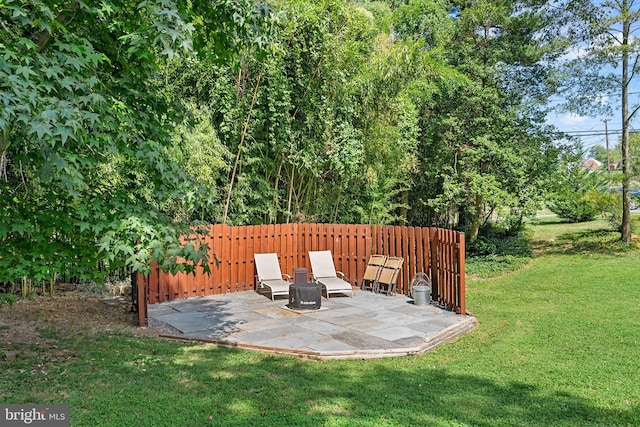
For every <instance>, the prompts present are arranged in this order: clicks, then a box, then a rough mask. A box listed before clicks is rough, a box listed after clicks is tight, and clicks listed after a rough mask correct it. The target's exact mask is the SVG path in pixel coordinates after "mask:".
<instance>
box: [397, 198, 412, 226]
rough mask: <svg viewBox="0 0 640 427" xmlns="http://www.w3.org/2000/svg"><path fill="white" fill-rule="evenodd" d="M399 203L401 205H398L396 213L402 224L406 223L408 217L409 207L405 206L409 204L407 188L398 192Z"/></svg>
mask: <svg viewBox="0 0 640 427" xmlns="http://www.w3.org/2000/svg"><path fill="white" fill-rule="evenodd" d="M400 203H401V204H402V206H400V208H399V210H398V215H399V216H400V223H402V225H406V224H407V223H408V219H409V218H408V214H409V209H408V208H407V206H409V191H408V190H405V191H403V192H402V193H400Z"/></svg>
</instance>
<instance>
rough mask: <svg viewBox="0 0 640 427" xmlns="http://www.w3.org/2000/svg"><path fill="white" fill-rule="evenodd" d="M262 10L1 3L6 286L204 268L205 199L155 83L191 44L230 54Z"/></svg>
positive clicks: (176, 110)
mask: <svg viewBox="0 0 640 427" xmlns="http://www.w3.org/2000/svg"><path fill="white" fill-rule="evenodd" d="M264 14H265V12H264V11H258V12H257V13H254V8H253V5H252V4H251V3H249V2H246V1H241V0H230V1H225V2H218V3H215V4H214V5H205V4H201V3H200V2H197V3H194V4H192V3H189V4H183V3H175V2H173V1H171V0H158V1H150V2H127V1H124V2H108V1H107V2H100V3H99V4H95V5H94V4H87V3H84V2H81V1H74V0H67V1H62V2H60V1H53V0H31V1H28V2H25V1H17V0H5V1H3V2H1V3H0V27H1V28H2V29H3V31H1V32H0V105H1V106H2V107H1V109H0V251H1V252H0V282H10V281H13V280H16V279H18V278H23V277H28V278H32V279H33V280H36V281H41V280H49V279H51V278H52V277H55V275H56V274H57V273H61V272H64V273H67V274H69V275H72V276H77V277H83V278H91V279H98V278H99V277H100V275H101V274H104V273H105V272H106V271H108V270H109V269H110V268H117V267H119V266H123V265H124V266H127V267H129V268H131V269H134V270H140V271H148V269H149V262H150V261H151V260H155V261H157V262H159V263H160V265H161V267H162V268H165V269H171V270H173V271H176V270H186V271H193V270H194V269H195V268H196V266H198V265H200V266H202V268H203V269H205V270H208V268H209V266H208V253H207V247H206V245H199V244H198V243H197V237H198V236H197V233H194V232H195V231H197V230H195V229H194V228H192V227H194V226H195V225H197V224H196V223H194V222H193V221H192V217H193V215H192V214H193V212H195V211H197V210H198V207H199V206H201V203H200V202H199V201H200V200H206V194H205V195H202V194H200V190H201V189H202V185H201V182H200V181H199V180H198V179H195V178H194V177H192V176H189V175H187V174H186V173H184V171H183V170H181V169H180V168H179V167H178V166H179V163H178V162H176V159H175V155H176V153H175V149H176V147H175V146H174V145H173V144H174V143H176V142H177V143H179V140H178V141H176V140H174V139H173V138H172V132H171V131H170V130H171V129H173V128H174V126H175V125H176V124H177V123H182V122H183V118H184V116H183V112H184V108H183V106H182V105H180V104H179V103H177V102H174V100H171V99H167V98H166V97H165V96H164V95H163V92H162V82H160V81H158V79H157V76H158V74H159V69H160V68H161V67H163V66H164V65H165V64H166V63H167V61H169V60H171V59H174V58H176V57H179V56H183V55H191V54H192V52H193V47H192V39H193V38H194V35H198V36H200V35H202V34H205V33H206V34H207V37H206V38H204V37H199V38H198V37H196V40H197V41H198V43H199V46H200V47H203V48H206V49H210V50H208V52H212V51H213V49H215V47H216V46H222V48H220V49H218V50H215V52H216V53H217V54H221V55H212V56H216V57H221V56H222V57H227V56H228V55H226V54H228V53H229V52H231V51H237V48H234V46H237V45H238V44H240V43H241V42H242V41H244V40H245V39H243V37H247V38H249V36H248V34H249V33H250V32H251V31H253V30H252V28H253V24H254V23H255V22H258V21H259V20H260V19H261V18H260V17H261V16H263V15H264ZM247 17H248V18H247ZM213 18H219V20H218V21H216V22H213V23H212V22H211V19H213ZM191 21H194V22H196V23H197V25H194V24H193V23H192V22H191ZM207 24H209V25H213V24H215V27H213V26H209V27H208V26H207ZM220 26H222V27H223V28H224V31H221V30H220ZM224 49H226V50H225V51H223V50H224ZM222 54H224V55H222ZM178 201H179V203H180V207H181V209H180V211H183V212H184V211H186V212H187V214H186V215H176V213H175V210H174V209H173V206H174V205H175V204H176V203H178ZM181 235H187V236H189V235H191V236H192V238H187V240H186V241H185V240H181V238H180V236H181ZM178 259H182V260H184V262H178Z"/></svg>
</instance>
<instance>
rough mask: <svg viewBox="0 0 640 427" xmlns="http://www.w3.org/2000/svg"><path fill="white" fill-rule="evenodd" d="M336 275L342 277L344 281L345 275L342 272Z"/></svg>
mask: <svg viewBox="0 0 640 427" xmlns="http://www.w3.org/2000/svg"><path fill="white" fill-rule="evenodd" d="M336 274H337V275H338V276H340V278H341V279H342V280H344V273H343V272H342V271H336Z"/></svg>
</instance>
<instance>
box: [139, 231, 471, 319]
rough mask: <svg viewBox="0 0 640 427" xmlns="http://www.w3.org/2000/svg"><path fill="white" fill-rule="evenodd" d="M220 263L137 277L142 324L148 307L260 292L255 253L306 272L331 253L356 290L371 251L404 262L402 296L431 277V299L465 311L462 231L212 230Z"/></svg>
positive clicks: (154, 271) (209, 239)
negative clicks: (313, 259) (414, 282)
mask: <svg viewBox="0 0 640 427" xmlns="http://www.w3.org/2000/svg"><path fill="white" fill-rule="evenodd" d="M204 240H205V242H206V243H207V244H208V245H209V248H210V250H211V253H213V254H215V257H216V259H217V260H218V264H216V262H215V261H214V260H213V259H212V260H211V261H210V268H211V274H208V275H207V274H203V273H202V271H201V269H198V271H197V273H196V274H195V275H187V274H183V273H179V274H177V275H175V276H174V275H172V274H170V273H165V272H162V271H160V269H159V268H157V267H154V268H152V271H151V273H150V274H149V275H148V276H142V275H141V274H138V275H137V276H136V286H137V287H138V308H139V312H140V323H141V324H146V314H147V309H146V307H147V303H150V304H154V303H159V302H164V301H171V300H177V299H184V298H190V297H194V296H205V295H215V294H225V293H228V292H238V291H248V290H254V289H255V265H254V260H253V254H254V253H268V252H275V253H277V254H278V258H279V261H280V267H281V270H282V272H283V273H287V274H290V275H292V273H293V269H294V268H307V269H308V270H309V271H311V269H310V267H311V266H310V263H309V260H308V252H309V251H317V250H330V251H331V252H332V254H333V260H334V263H335V267H336V270H339V271H342V272H343V273H344V274H345V280H347V281H349V282H350V283H351V285H352V286H356V287H358V286H360V283H361V281H362V277H363V275H364V270H365V268H366V265H367V262H368V260H369V257H370V256H371V255H372V254H382V255H387V256H398V257H402V258H404V264H403V268H402V272H401V274H400V276H399V278H398V292H399V293H402V294H405V295H409V294H410V292H411V290H410V283H411V279H412V278H413V277H414V276H415V275H416V273H419V272H424V273H427V275H428V276H429V277H430V278H431V281H432V287H431V298H432V300H433V301H437V302H438V303H440V304H443V305H445V306H447V307H449V308H451V309H453V310H455V311H457V312H460V313H466V307H465V281H464V260H465V250H464V234H462V233H458V232H455V231H452V230H443V229H437V228H426V227H406V226H377V225H376V226H371V225H359V224H306V223H301V224H271V225H247V226H237V227H233V226H228V225H222V224H216V225H212V226H211V228H210V231H209V235H208V236H207V237H206V238H205V239H204Z"/></svg>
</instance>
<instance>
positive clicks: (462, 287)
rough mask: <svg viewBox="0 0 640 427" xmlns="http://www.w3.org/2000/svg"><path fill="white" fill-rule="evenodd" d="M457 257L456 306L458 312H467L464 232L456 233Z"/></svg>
mask: <svg viewBox="0 0 640 427" xmlns="http://www.w3.org/2000/svg"><path fill="white" fill-rule="evenodd" d="M456 250H457V252H458V253H457V258H458V263H457V264H458V271H457V273H458V298H459V301H458V307H459V308H460V314H467V308H466V297H465V295H466V280H465V273H464V263H465V239H464V233H459V234H458V243H457V245H456Z"/></svg>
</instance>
